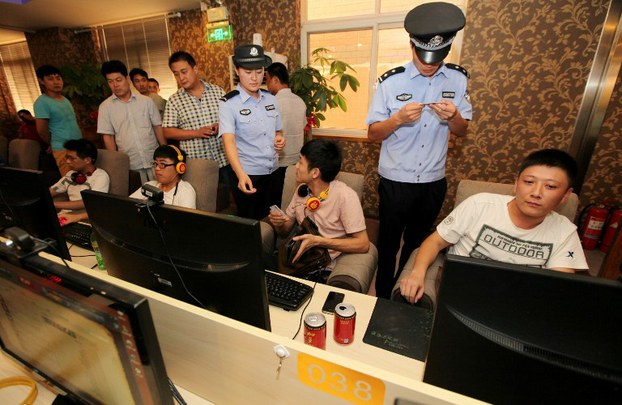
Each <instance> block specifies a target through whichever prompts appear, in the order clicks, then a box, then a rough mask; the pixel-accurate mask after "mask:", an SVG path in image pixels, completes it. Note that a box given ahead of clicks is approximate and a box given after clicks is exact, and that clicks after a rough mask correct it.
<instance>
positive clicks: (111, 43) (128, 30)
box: [98, 17, 177, 98]
mask: <svg viewBox="0 0 622 405" xmlns="http://www.w3.org/2000/svg"><path fill="white" fill-rule="evenodd" d="M98 32H99V34H100V36H101V38H102V39H103V40H102V43H103V44H104V52H105V58H106V60H112V59H118V60H120V61H122V62H123V63H125V65H126V66H127V70H128V72H129V71H130V70H131V69H132V68H135V67H140V68H141V69H143V70H145V71H147V73H148V74H149V77H153V78H154V79H156V80H157V81H158V82H159V83H160V95H161V96H162V97H164V98H168V97H169V96H170V95H171V94H173V93H175V92H176V91H177V83H176V82H175V78H174V77H173V74H172V73H171V70H170V69H169V67H168V58H169V56H170V54H171V51H170V46H169V40H168V24H167V19H166V18H165V17H158V18H150V19H143V20H135V21H131V22H126V23H121V24H111V25H105V26H103V27H100V28H99V30H98Z"/></svg>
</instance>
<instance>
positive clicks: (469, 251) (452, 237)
mask: <svg viewBox="0 0 622 405" xmlns="http://www.w3.org/2000/svg"><path fill="white" fill-rule="evenodd" d="M513 198H514V197H513V196H508V195H499V194H490V193H480V194H476V195H473V196H471V197H469V198H467V199H466V200H464V201H463V202H462V203H461V204H460V205H458V206H457V207H456V208H455V209H454V210H453V211H452V212H451V213H450V214H449V215H448V216H447V218H445V220H443V222H441V223H440V224H439V225H438V227H437V228H436V230H437V231H438V233H439V235H440V236H441V237H442V238H443V239H444V240H446V241H447V242H449V243H452V244H453V246H452V247H451V248H450V251H449V253H452V254H456V255H461V256H469V257H475V258H479V259H489V260H497V261H501V262H506V263H515V264H520V265H527V266H532V267H543V268H560V267H561V268H571V269H587V268H588V266H587V262H586V261H585V256H584V254H583V249H582V248H581V242H580V241H579V235H578V234H577V227H576V226H575V225H574V224H573V223H572V222H570V221H569V220H568V218H566V217H564V216H562V215H559V214H557V213H556V212H551V213H550V214H549V215H548V216H547V217H546V218H545V219H544V221H543V222H542V223H541V224H540V225H538V226H537V227H535V228H533V229H522V228H519V227H517V226H516V225H514V224H513V223H512V220H511V219H510V215H509V213H508V203H509V202H510V201H511V200H512V199H513Z"/></svg>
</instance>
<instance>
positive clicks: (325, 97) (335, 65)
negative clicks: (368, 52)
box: [289, 48, 360, 129]
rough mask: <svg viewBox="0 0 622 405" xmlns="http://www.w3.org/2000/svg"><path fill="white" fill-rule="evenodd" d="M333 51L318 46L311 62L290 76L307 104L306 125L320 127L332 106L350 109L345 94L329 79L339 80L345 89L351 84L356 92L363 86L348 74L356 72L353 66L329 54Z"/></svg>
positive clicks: (292, 87) (342, 89)
mask: <svg viewBox="0 0 622 405" xmlns="http://www.w3.org/2000/svg"><path fill="white" fill-rule="evenodd" d="M330 52H331V51H330V50H329V49H326V48H317V49H315V50H314V51H313V52H311V58H312V62H311V63H309V64H307V65H306V66H301V67H299V68H298V69H296V70H294V72H293V73H292V74H290V76H289V87H290V88H291V89H292V93H294V94H297V95H298V96H299V97H300V98H302V99H303V101H304V102H305V104H306V106H307V120H308V122H309V124H308V125H307V127H319V126H320V122H321V121H324V120H325V119H326V117H325V116H324V114H322V113H323V112H325V111H326V110H328V109H329V108H336V107H339V108H341V109H342V110H343V111H344V112H345V111H348V106H347V103H346V99H345V97H343V95H342V94H341V93H340V92H339V91H337V90H336V89H335V88H334V87H333V86H332V85H330V84H329V81H331V80H334V79H339V88H340V90H341V91H342V92H343V91H344V90H346V88H348V87H350V88H351V89H352V90H353V91H357V89H358V88H359V86H360V83H359V81H358V79H357V78H356V77H354V76H352V75H351V74H350V73H349V72H352V73H356V71H355V70H354V68H352V66H350V65H349V64H347V63H346V62H343V61H340V60H337V59H335V58H332V57H330V56H327V54H330ZM318 67H319V69H318ZM308 129H309V128H308Z"/></svg>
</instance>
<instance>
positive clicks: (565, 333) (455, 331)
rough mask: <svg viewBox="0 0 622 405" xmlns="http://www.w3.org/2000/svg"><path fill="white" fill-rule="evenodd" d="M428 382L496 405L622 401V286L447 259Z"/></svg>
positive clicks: (562, 274) (615, 282)
mask: <svg viewBox="0 0 622 405" xmlns="http://www.w3.org/2000/svg"><path fill="white" fill-rule="evenodd" d="M423 380H424V381H425V382H427V383H430V384H433V385H437V386H440V387H443V388H446V389H449V390H451V391H455V392H459V393H462V394H465V395H468V396H471V397H474V398H477V399H480V400H484V401H486V402H491V403H516V404H532V403H559V404H563V403H583V404H587V403H593V404H609V403H617V404H621V403H622V283H619V282H617V281H611V280H602V279H597V278H592V277H588V276H584V275H575V274H567V273H561V272H557V271H552V270H542V269H533V268H527V267H524V266H518V265H511V264H506V263H499V262H493V261H486V260H480V259H472V258H468V257H460V256H452V255H448V256H447V260H446V261H445V264H444V266H443V275H442V280H441V284H440V289H439V295H438V303H437V309H436V313H435V317H434V325H433V328H432V337H431V341H430V348H429V351H428V356H427V361H426V367H425V374H424V378H423Z"/></svg>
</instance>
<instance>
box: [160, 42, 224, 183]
mask: <svg viewBox="0 0 622 405" xmlns="http://www.w3.org/2000/svg"><path fill="white" fill-rule="evenodd" d="M168 65H169V67H170V69H171V71H172V72H173V75H174V76H175V79H176V80H177V84H178V85H179V87H180V88H179V90H177V92H176V93H175V94H173V95H172V96H171V97H170V98H169V100H168V102H167V103H166V108H165V110H164V119H163V121H162V127H163V128H164V136H165V137H166V138H167V139H174V140H178V141H179V146H180V147H181V148H182V149H183V150H184V151H186V153H187V156H188V158H191V159H212V160H215V161H216V162H218V166H219V167H220V171H219V183H221V184H223V185H225V186H226V190H227V195H228V194H229V193H228V190H229V188H230V187H229V179H230V170H231V168H230V166H229V162H228V161H227V157H226V155H225V151H224V148H223V145H222V140H221V139H219V138H218V136H217V135H218V99H219V98H221V97H222V96H224V95H225V92H224V90H223V89H221V88H220V87H218V86H216V85H213V84H210V83H206V82H204V81H203V80H201V79H200V78H199V68H198V67H197V65H196V61H195V60H194V58H193V57H192V55H190V54H189V53H188V52H184V51H178V52H175V53H174V54H172V55H171V57H170V58H169V60H168Z"/></svg>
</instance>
